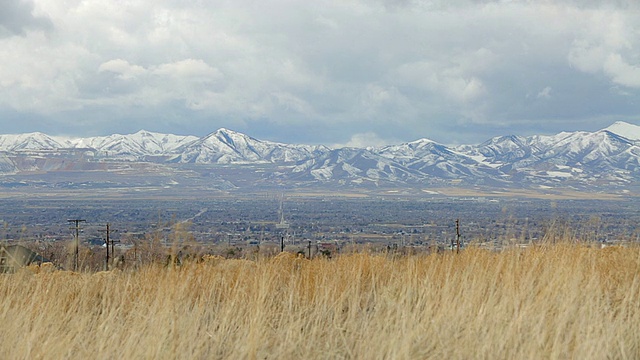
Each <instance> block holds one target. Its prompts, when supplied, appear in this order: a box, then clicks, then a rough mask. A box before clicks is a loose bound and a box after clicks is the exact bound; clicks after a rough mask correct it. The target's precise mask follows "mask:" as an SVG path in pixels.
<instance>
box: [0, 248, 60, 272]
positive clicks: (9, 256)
mask: <svg viewBox="0 0 640 360" xmlns="http://www.w3.org/2000/svg"><path fill="white" fill-rule="evenodd" d="M44 262H49V261H48V260H47V259H45V258H43V257H42V256H40V255H38V254H37V253H35V252H33V251H31V250H30V249H28V248H26V247H24V246H22V245H0V273H12V272H15V271H16V270H18V269H19V268H21V267H23V266H27V265H31V264H33V263H37V264H42V263H44Z"/></svg>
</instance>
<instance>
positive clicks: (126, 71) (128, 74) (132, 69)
mask: <svg viewBox="0 0 640 360" xmlns="http://www.w3.org/2000/svg"><path fill="white" fill-rule="evenodd" d="M98 71H99V72H102V71H109V72H112V73H116V74H118V77H119V78H121V79H124V80H127V79H132V78H135V77H138V76H140V75H143V74H145V73H146V72H147V70H146V69H145V68H143V67H142V66H139V65H131V64H129V62H128V61H126V60H122V59H114V60H109V61H107V62H105V63H102V64H100V66H99V67H98Z"/></svg>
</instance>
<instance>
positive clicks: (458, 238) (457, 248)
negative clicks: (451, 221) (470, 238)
mask: <svg viewBox="0 0 640 360" xmlns="http://www.w3.org/2000/svg"><path fill="white" fill-rule="evenodd" d="M459 253H460V219H456V254H459Z"/></svg>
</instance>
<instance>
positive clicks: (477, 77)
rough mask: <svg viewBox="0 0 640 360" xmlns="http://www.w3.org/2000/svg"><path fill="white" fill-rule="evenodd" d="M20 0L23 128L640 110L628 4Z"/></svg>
mask: <svg viewBox="0 0 640 360" xmlns="http://www.w3.org/2000/svg"><path fill="white" fill-rule="evenodd" d="M8 4H9V5H12V7H11V8H12V9H13V10H12V11H13V13H14V14H16V15H14V16H7V15H4V14H8V12H6V13H5V12H2V14H3V15H0V24H2V26H3V27H4V28H5V29H6V31H7V32H10V33H11V34H19V35H22V36H18V37H16V36H10V37H3V38H0V57H2V58H3V59H6V60H4V61H3V67H2V68H0V123H1V124H2V125H3V127H4V128H8V127H7V126H4V124H3V122H4V121H5V120H4V119H8V118H9V116H8V115H6V114H9V113H11V114H12V115H11V118H12V119H14V118H15V117H16V116H17V115H16V114H23V115H24V119H25V121H23V122H22V125H21V127H17V126H14V125H12V126H13V128H16V129H19V128H21V129H24V131H35V130H41V127H42V126H43V123H46V124H48V125H47V126H48V127H50V128H53V129H57V130H58V132H61V133H73V132H76V133H92V134H95V133H109V132H133V131H136V130H138V129H140V128H146V129H148V130H154V131H167V132H175V133H182V134H195V135H204V134H205V133H207V132H210V131H213V130H215V129H217V128H218V127H221V126H224V127H229V128H233V129H237V130H239V131H246V132H247V133H249V134H251V135H253V136H256V137H261V138H267V139H272V140H278V141H290V142H315V143H325V144H338V143H342V144H349V143H351V144H353V143H362V142H366V141H370V142H372V143H376V144H379V143H384V142H386V141H409V140H414V139H416V138H419V137H428V138H433V139H434V140H437V141H441V142H446V143H461V142H479V141H483V140H485V139H486V138H488V137H490V136H493V135H497V134H504V133H516V134H528V133H553V132H556V131H562V130H577V129H583V130H595V129H598V128H601V127H604V126H607V125H608V124H609V123H611V122H613V121H616V120H631V121H632V122H633V121H638V119H637V118H634V116H637V115H636V114H638V111H639V110H640V105H638V96H639V95H640V60H639V59H640V52H639V50H638V49H640V38H638V37H637V36H635V34H637V33H638V32H639V31H640V15H639V12H638V11H636V10H637V9H638V6H637V5H635V2H631V1H618V2H610V1H606V2H605V1H588V2H584V1H581V2H578V1H570V0H565V1H540V2H533V1H516V0H514V1H506V0H505V1H471V0H456V1H439V0H433V1H418V0H414V1H392V0H361V1H350V2H343V1H322V2H321V3H318V4H311V3H305V2H299V3H293V4H292V3H291V2H287V1H278V0H276V1H270V2H268V3H267V2H253V1H243V0H239V1H234V2H216V3H215V4H211V5H210V4H208V3H202V2H177V1H169V0H164V1H163V0H159V1H139V2H130V3H115V2H108V1H107V2H105V1H98V0H86V1H81V2H70V3H64V2H56V1H51V2H49V1H44V0H42V1H38V0H36V1H35V2H33V3H24V2H11V3H8ZM9 5H5V6H9ZM25 14H26V15H25ZM34 14H36V15H34ZM6 19H10V20H6ZM38 19H50V23H49V25H48V28H47V27H45V28H47V29H49V30H51V29H54V27H53V25H52V24H55V31H54V32H53V33H52V35H50V36H47V37H43V36H41V35H39V34H38V33H37V32H36V33H33V32H30V31H29V30H30V29H44V28H43V27H42V26H43V25H38V21H41V20H38ZM29 21H31V22H29ZM42 21H44V20H42ZM6 24H17V25H6ZM9 29H12V30H9ZM2 109H5V110H2ZM4 115H6V116H4ZM36 119H37V121H36ZM80 135H82V134H80Z"/></svg>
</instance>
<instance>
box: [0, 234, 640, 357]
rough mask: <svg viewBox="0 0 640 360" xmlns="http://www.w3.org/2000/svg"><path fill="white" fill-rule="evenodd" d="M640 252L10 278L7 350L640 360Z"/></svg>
mask: <svg viewBox="0 0 640 360" xmlns="http://www.w3.org/2000/svg"><path fill="white" fill-rule="evenodd" d="M639 274H640V249H638V248H606V249H595V248H590V247H586V246H579V245H570V244H555V245H548V246H536V247H530V248H528V249H514V250H509V251H504V252H501V253H494V252H490V251H485V250H480V249H472V248H469V249H466V250H464V251H462V252H461V253H460V254H459V255H456V254H452V253H449V252H447V253H444V254H431V255H418V256H405V257H393V258H392V257H385V256H379V255H370V254H352V255H344V256H339V257H337V258H334V259H332V260H328V259H316V260H312V261H309V260H305V259H300V258H295V257H293V256H292V255H287V254H283V255H280V256H277V257H274V258H262V259H258V260H256V261H248V260H223V259H211V260H210V261H208V262H205V263H199V264H187V265H184V266H182V267H179V268H178V267H169V268H167V267H163V266H159V265H158V266H156V265H150V266H145V267H142V268H141V269H138V270H135V271H133V270H132V271H124V272H120V271H113V272H100V273H93V274H91V273H80V274H77V273H71V272H64V271H53V272H45V271H41V272H39V273H36V274H32V273H31V272H30V271H27V270H25V271H21V272H20V273H17V274H13V275H1V276H0V319H1V320H2V326H0V338H1V339H2V341H1V342H0V354H3V355H2V357H3V358H6V359H27V358H28V359H37V358H98V359H116V358H120V359H145V358H148V359H151V358H153V359H157V358H165V359H180V358H183V359H212V358H229V359H265V358H267V359H299V358H324V359H340V358H357V359H382V358H386V359H419V358H433V359H470V358H484V359H495V358H502V359H540V358H575V359H605V358H629V359H633V358H636V359H637V358H640V332H639V331H638V329H640V275H639Z"/></svg>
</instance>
